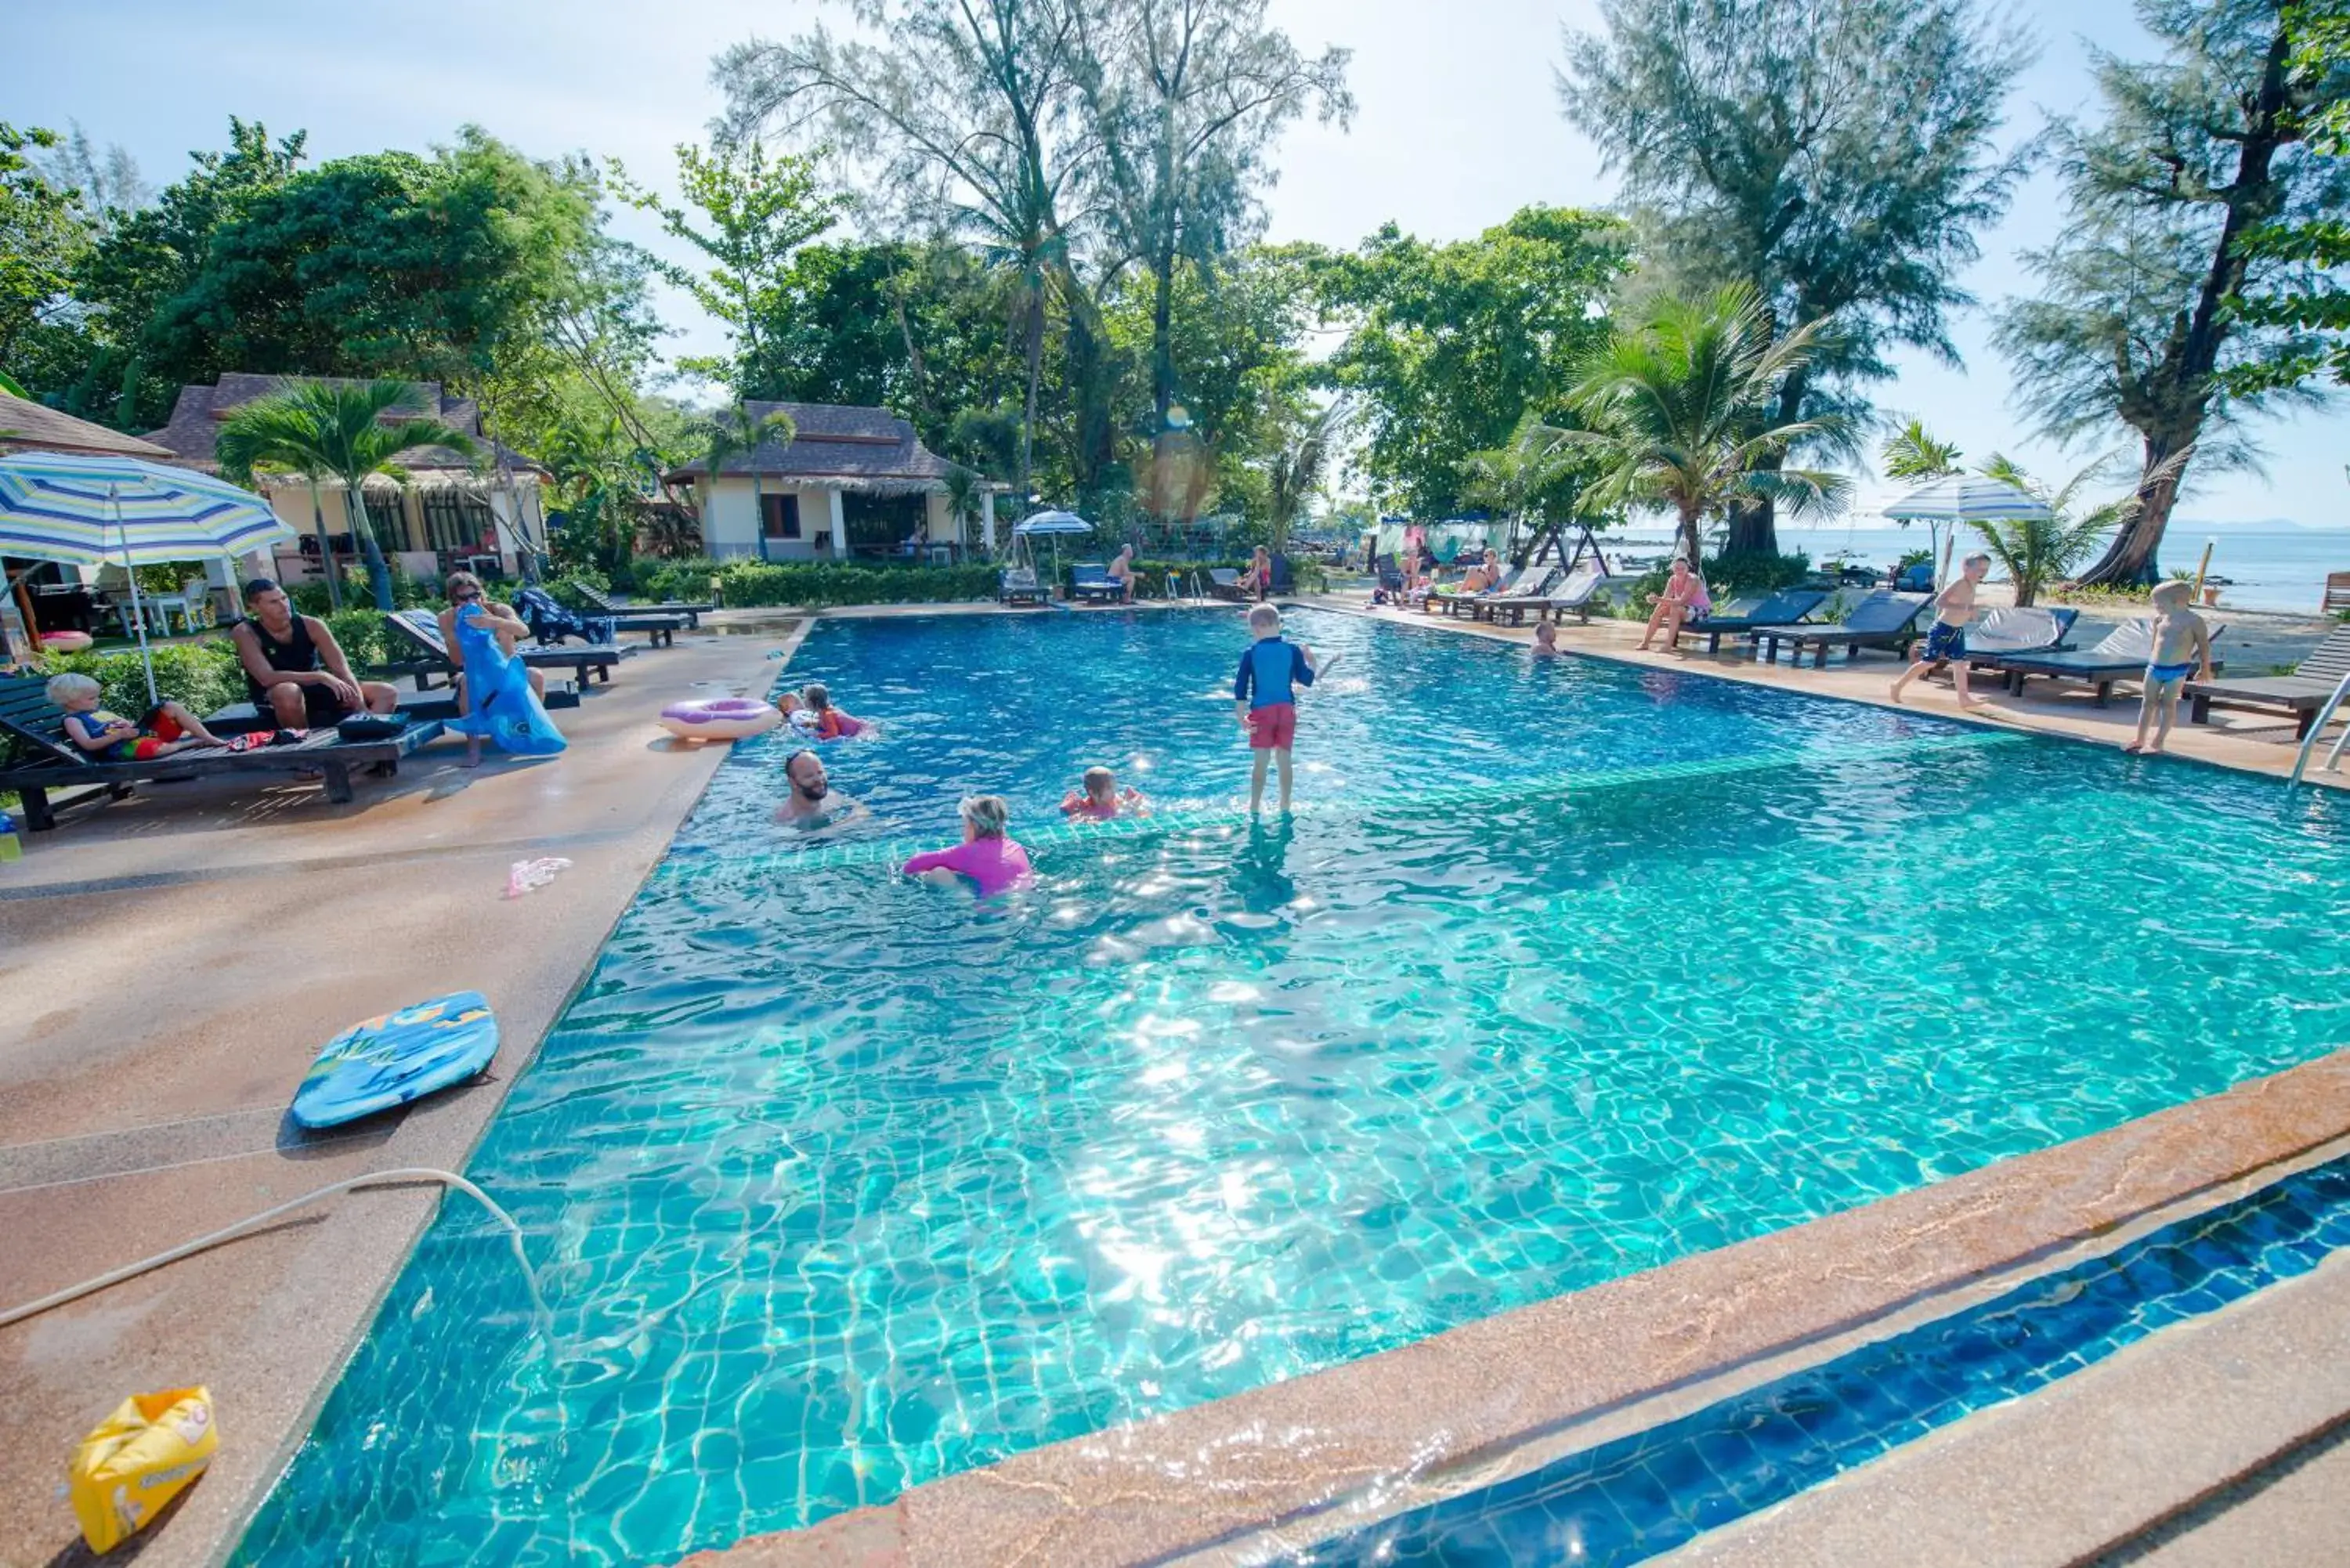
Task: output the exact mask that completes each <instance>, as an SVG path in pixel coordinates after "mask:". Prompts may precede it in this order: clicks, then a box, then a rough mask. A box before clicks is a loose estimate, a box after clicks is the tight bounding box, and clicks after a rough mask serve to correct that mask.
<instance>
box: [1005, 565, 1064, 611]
mask: <svg viewBox="0 0 2350 1568" xmlns="http://www.w3.org/2000/svg"><path fill="white" fill-rule="evenodd" d="M1050 601H1051V596H1050V595H1048V594H1047V593H1045V586H1044V585H1043V584H1042V583H1039V582H1038V581H1037V580H1036V568H1035V567H1034V566H1006V567H1004V568H1003V576H1002V577H1001V578H1000V579H998V580H997V583H996V587H995V602H996V603H997V604H1000V605H1017V604H1032V605H1041V604H1046V603H1049V602H1050Z"/></svg>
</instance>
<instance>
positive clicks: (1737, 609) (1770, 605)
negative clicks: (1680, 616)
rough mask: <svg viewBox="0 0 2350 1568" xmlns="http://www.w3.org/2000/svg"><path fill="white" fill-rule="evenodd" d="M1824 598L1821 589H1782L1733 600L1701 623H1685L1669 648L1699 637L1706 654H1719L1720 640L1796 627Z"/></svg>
mask: <svg viewBox="0 0 2350 1568" xmlns="http://www.w3.org/2000/svg"><path fill="white" fill-rule="evenodd" d="M1827 597H1828V596H1827V593H1826V590H1825V589H1822V588H1781V589H1780V590H1779V591H1778V592H1777V593H1775V594H1761V595H1752V596H1749V597H1745V598H1737V599H1732V600H1731V601H1730V602H1729V603H1728V604H1726V605H1724V606H1722V607H1721V608H1720V609H1719V610H1716V611H1715V612H1714V613H1713V614H1711V615H1710V616H1708V617H1706V618H1704V619H1703V620H1698V621H1690V622H1688V623H1687V624H1685V625H1684V626H1683V627H1682V628H1681V629H1680V633H1679V636H1677V637H1675V638H1674V639H1673V642H1672V646H1673V647H1675V648H1679V646H1680V639H1681V638H1683V637H1691V638H1695V637H1701V638H1703V639H1705V650H1706V651H1707V652H1708V653H1720V652H1721V639H1723V638H1725V637H1738V636H1742V635H1743V634H1745V633H1747V632H1750V631H1752V630H1753V629H1754V628H1756V627H1761V626H1796V625H1799V624H1801V623H1802V621H1803V619H1804V617H1805V616H1808V615H1810V614H1811V613H1812V612H1813V611H1814V610H1815V609H1817V608H1819V607H1820V606H1821V605H1822V604H1824V603H1825V602H1826V600H1827Z"/></svg>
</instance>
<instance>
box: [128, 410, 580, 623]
mask: <svg viewBox="0 0 2350 1568" xmlns="http://www.w3.org/2000/svg"><path fill="white" fill-rule="evenodd" d="M318 379H325V378H319V377H308V376H255V375H248V374H245V373H243V372H235V371H232V372H230V373H227V374H224V375H223V376H222V377H221V378H220V379H218V380H217V381H216V382H214V383H213V385H212V386H209V387H203V386H192V387H182V388H181V389H180V398H179V401H178V402H177V403H176V404H174V405H173V406H172V422H171V423H169V424H167V425H165V426H164V427H163V428H162V429H161V430H160V431H153V432H152V433H151V434H150V436H149V437H148V439H149V440H150V441H155V442H157V443H159V444H161V445H162V446H164V447H167V448H169V449H170V450H171V452H172V454H173V461H175V462H182V463H184V464H186V465H187V466H188V467H190V468H199V469H203V470H204V471H205V472H217V471H218V470H219V467H220V462H219V459H218V457H217V455H216V447H217V445H218V442H219V440H220V429H221V426H222V425H223V424H224V423H225V422H226V421H227V420H228V417H229V415H230V414H232V413H233V412H234V411H235V410H238V409H240V408H242V407H244V405H245V404H246V403H249V402H252V401H253V400H255V399H256V398H264V397H267V396H268V395H269V394H270V393H272V392H276V391H281V390H283V389H286V387H289V386H293V385H296V384H300V383H305V382H308V381H313V380H318ZM415 385H416V387H417V389H418V390H419V391H421V393H422V394H423V400H422V403H421V406H419V407H416V408H410V409H396V410H391V411H390V412H388V413H386V414H385V415H384V419H385V421H386V422H395V421H400V420H404V419H415V418H418V417H420V416H422V417H430V418H433V419H438V420H439V421H442V423H443V424H446V425H449V426H452V428H454V429H456V430H460V431H464V432H465V433H466V434H467V435H469V436H472V437H473V438H474V440H476V441H482V444H483V450H484V456H483V458H482V459H481V460H480V461H479V462H478V463H476V462H475V461H474V460H472V459H469V458H466V457H465V456H463V454H461V453H459V452H452V451H451V450H449V449H448V448H445V447H429V448H426V449H424V450H422V451H420V452H409V453H408V454H406V455H405V456H403V457H402V458H401V459H400V466H401V467H403V468H405V469H406V470H407V471H408V483H405V484H402V483H398V482H397V481H395V480H392V479H390V477H380V478H376V479H370V480H369V481H368V483H367V486H366V502H367V517H368V523H369V526H370V527H372V528H373V529H374V530H375V537H376V544H377V545H378V547H380V549H381V550H382V551H383V552H384V555H385V556H386V557H387V558H388V559H390V560H394V561H397V562H398V563H399V564H400V569H401V570H402V571H405V572H406V573H408V575H409V576H414V577H425V578H434V577H439V576H442V574H444V573H446V572H451V571H454V570H456V569H458V568H460V567H465V568H469V569H472V570H475V571H494V572H495V573H500V574H504V575H506V576H513V575H515V573H516V572H517V571H518V570H519V567H520V560H519V558H518V556H519V552H521V551H523V550H525V549H527V550H530V551H533V552H544V551H545V550H546V513H545V510H544V508H543V506H542V504H541V501H540V496H539V486H540V483H541V482H542V481H543V480H544V479H546V477H547V472H546V469H544V468H542V467H541V466H540V465H539V464H537V463H536V462H532V461H531V460H530V459H528V458H526V457H524V456H523V455H521V454H520V453H519V452H514V451H512V450H510V449H508V448H506V447H504V446H500V445H498V444H496V443H495V442H492V441H483V438H482V413H481V410H480V409H479V408H478V407H477V406H476V405H475V404H474V403H473V401H472V400H470V399H466V398H455V397H451V396H449V395H447V394H446V393H445V392H443V391H442V388H441V384H440V383H439V382H437V381H420V382H417V383H415ZM319 489H320V494H319V497H318V503H317V504H318V508H319V511H320V512H322V513H323V514H324V516H325V519H326V528H327V535H328V540H329V541H330V543H331V544H332V545H333V548H334V552H335V555H336V556H337V557H338V559H340V560H342V561H343V562H344V563H345V564H346V565H348V564H351V563H353V562H355V561H356V560H357V559H358V558H359V556H358V553H357V552H358V545H357V544H356V543H355V542H354V541H353V539H352V537H351V528H350V512H349V509H348V507H347V506H346V505H345V504H344V496H343V492H342V487H341V485H340V484H339V483H334V482H329V483H326V484H323V485H321V486H320V487H319ZM261 490H262V493H264V494H265V495H266V496H267V497H268V498H269V504H270V506H271V508H272V509H273V510H275V511H276V514H277V515H278V516H280V517H282V518H284V519H285V520H286V523H287V524H290V525H291V526H292V527H293V529H294V530H295V532H296V535H299V538H298V541H289V542H287V543H286V544H284V545H279V546H278V553H277V556H276V559H275V561H273V562H272V563H271V572H272V575H274V576H277V577H279V578H280V579H282V580H285V581H289V582H300V581H304V580H306V579H309V578H317V577H323V576H325V575H326V574H325V572H324V570H323V568H322V567H321V566H320V564H319V556H318V537H317V535H318V530H317V521H316V514H314V513H313V511H312V506H311V492H310V484H309V482H308V481H307V479H303V478H301V477H298V476H287V475H277V476H268V477H265V478H264V479H263V481H262V483H261Z"/></svg>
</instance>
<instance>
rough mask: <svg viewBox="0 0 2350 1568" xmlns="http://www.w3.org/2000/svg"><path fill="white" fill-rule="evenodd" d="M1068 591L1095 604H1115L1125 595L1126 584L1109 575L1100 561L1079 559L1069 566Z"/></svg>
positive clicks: (1106, 567)
mask: <svg viewBox="0 0 2350 1568" xmlns="http://www.w3.org/2000/svg"><path fill="white" fill-rule="evenodd" d="M1069 592H1070V593H1071V594H1073V595H1074V596H1076V597H1078V598H1080V599H1084V600H1087V602H1089V603H1097V604H1117V603H1118V602H1120V601H1121V600H1123V599H1124V598H1125V597H1126V585H1125V584H1123V583H1121V582H1119V581H1118V579H1117V578H1116V577H1113V576H1110V575H1109V567H1108V566H1107V564H1105V563H1103V562H1100V561H1079V562H1077V563H1076V564H1075V565H1073V566H1070V568H1069Z"/></svg>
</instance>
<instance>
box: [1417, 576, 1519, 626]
mask: <svg viewBox="0 0 2350 1568" xmlns="http://www.w3.org/2000/svg"><path fill="white" fill-rule="evenodd" d="M1532 569H1533V568H1531V567H1528V566H1513V567H1511V568H1510V570H1509V572H1508V573H1507V575H1505V576H1503V578H1502V580H1501V581H1500V582H1499V583H1497V584H1495V585H1494V586H1493V587H1490V588H1480V589H1479V590H1478V591H1477V592H1475V593H1473V594H1471V593H1463V592H1462V591H1461V589H1459V588H1457V587H1451V588H1444V587H1439V588H1430V590H1429V591H1428V603H1427V605H1426V606H1425V607H1426V608H1428V609H1430V610H1442V611H1443V612H1444V613H1445V614H1446V615H1459V614H1460V613H1461V611H1462V610H1464V609H1465V610H1467V611H1468V612H1469V615H1470V618H1471V619H1472V620H1482V618H1484V612H1483V607H1484V606H1486V605H1489V604H1491V603H1492V601H1493V600H1495V599H1497V598H1500V597H1502V596H1503V595H1504V594H1507V593H1510V592H1513V590H1515V589H1516V588H1517V587H1518V585H1519V584H1521V583H1524V584H1525V586H1526V587H1534V584H1533V583H1532V582H1530V581H1528V579H1527V574H1528V573H1529V572H1530V571H1531V570H1532Z"/></svg>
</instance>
